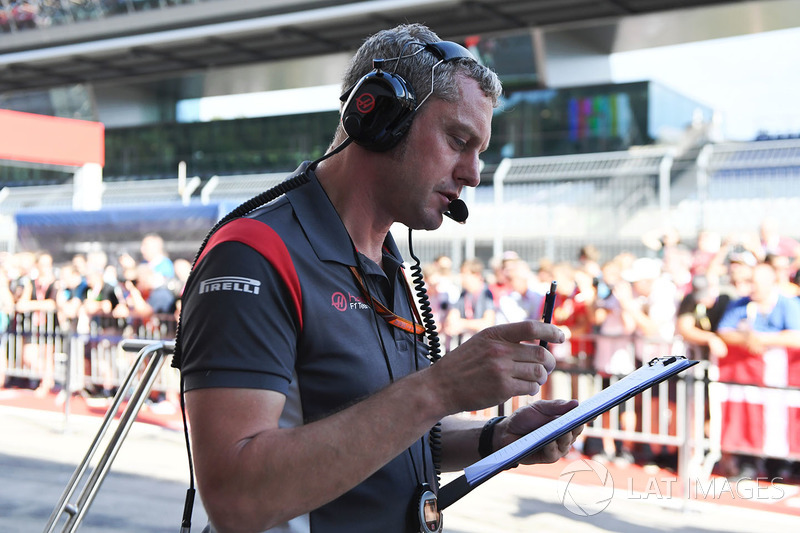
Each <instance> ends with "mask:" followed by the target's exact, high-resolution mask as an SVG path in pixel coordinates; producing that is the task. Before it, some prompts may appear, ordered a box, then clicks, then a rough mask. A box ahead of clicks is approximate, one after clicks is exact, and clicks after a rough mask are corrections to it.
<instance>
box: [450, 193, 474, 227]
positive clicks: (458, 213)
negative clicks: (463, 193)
mask: <svg viewBox="0 0 800 533" xmlns="http://www.w3.org/2000/svg"><path fill="white" fill-rule="evenodd" d="M444 215H445V216H446V217H449V218H451V219H453V220H455V221H456V222H458V223H459V224H463V223H464V222H466V220H467V217H468V216H469V209H467V204H465V203H464V202H463V200H459V199H458V198H456V199H455V200H453V201H452V202H450V205H448V206H447V211H445V212H444Z"/></svg>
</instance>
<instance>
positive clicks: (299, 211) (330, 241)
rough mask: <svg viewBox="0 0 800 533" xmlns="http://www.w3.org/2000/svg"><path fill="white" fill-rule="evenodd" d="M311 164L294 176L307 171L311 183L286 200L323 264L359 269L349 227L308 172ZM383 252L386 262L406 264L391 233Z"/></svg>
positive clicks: (384, 244) (295, 191) (297, 189)
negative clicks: (348, 230)
mask: <svg viewBox="0 0 800 533" xmlns="http://www.w3.org/2000/svg"><path fill="white" fill-rule="evenodd" d="M308 165H309V162H308V161H306V162H304V163H303V164H302V165H300V167H298V169H297V170H296V171H295V173H294V174H293V175H292V176H297V175H299V174H301V173H303V172H306V175H307V176H308V178H309V183H308V184H306V185H304V186H302V187H298V188H296V189H293V190H291V191H289V192H287V193H286V197H287V199H288V200H289V202H290V203H291V204H292V209H293V210H294V212H295V215H296V216H297V220H298V222H299V223H300V227H301V228H303V231H304V232H305V234H306V237H307V238H308V241H309V243H310V244H311V247H312V248H313V249H314V252H315V253H316V254H317V257H318V258H319V259H320V260H321V261H336V262H338V263H343V264H345V265H348V266H355V265H356V263H355V257H354V256H353V243H352V240H351V239H350V235H349V234H348V233H347V228H345V226H344V223H343V222H342V219H341V218H340V217H339V213H337V212H336V209H335V208H334V207H333V204H332V203H331V201H330V198H328V195H327V193H326V192H325V189H323V188H322V185H321V184H320V183H319V180H318V179H317V175H316V173H315V172H314V171H313V170H307V169H308ZM383 253H384V261H387V260H389V261H391V262H392V263H396V265H397V266H400V265H401V264H402V262H403V258H402V256H401V255H400V251H399V250H398V248H397V245H396V244H395V242H394V239H393V238H392V234H391V233H389V234H387V235H386V239H385V240H384V242H383Z"/></svg>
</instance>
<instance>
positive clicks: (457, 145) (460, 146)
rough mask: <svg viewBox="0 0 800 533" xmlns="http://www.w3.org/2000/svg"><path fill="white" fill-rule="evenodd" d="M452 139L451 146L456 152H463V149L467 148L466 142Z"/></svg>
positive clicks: (455, 138)
mask: <svg viewBox="0 0 800 533" xmlns="http://www.w3.org/2000/svg"><path fill="white" fill-rule="evenodd" d="M452 139H453V145H454V146H455V148H457V149H458V150H463V149H464V148H466V147H467V142H466V141H464V140H462V139H459V138H458V137H453V138H452Z"/></svg>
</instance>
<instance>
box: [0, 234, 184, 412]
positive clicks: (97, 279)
mask: <svg viewBox="0 0 800 533" xmlns="http://www.w3.org/2000/svg"><path fill="white" fill-rule="evenodd" d="M190 268H191V265H190V263H189V262H188V261H187V260H185V259H176V260H175V261H174V262H173V261H172V260H171V259H170V258H169V257H168V256H167V254H166V253H165V251H164V242H163V240H162V238H161V237H160V236H158V235H155V234H151V235H146V236H145V237H144V238H143V239H142V241H141V246H140V249H139V253H137V254H136V257H134V256H133V255H131V254H128V253H123V254H120V255H118V256H117V257H113V258H110V257H109V256H108V254H106V253H105V252H103V251H92V252H88V253H86V254H83V253H80V254H75V255H74V256H73V257H72V258H71V259H70V260H68V261H64V262H60V263H57V264H56V263H54V261H53V257H52V255H51V254H49V253H47V252H41V253H31V252H19V253H15V254H5V255H3V256H0V332H9V333H16V334H18V335H17V336H18V337H20V341H21V344H22V350H21V354H17V356H16V357H15V360H14V363H13V364H12V365H11V366H16V367H17V368H14V369H12V370H16V371H23V372H22V373H23V374H24V371H25V370H27V369H30V368H32V367H37V368H38V369H39V370H38V372H37V373H38V374H39V376H37V377H35V379H29V378H25V377H20V376H19V375H14V372H13V371H12V372H8V375H6V376H0V377H3V378H4V379H3V381H4V384H5V385H6V386H18V387H20V386H21V387H27V388H35V389H36V390H37V392H39V393H42V394H46V393H48V392H50V391H51V390H52V388H53V387H54V386H55V385H56V384H55V382H54V373H53V365H54V363H53V354H52V353H48V350H50V351H52V350H51V349H50V348H49V345H50V344H52V343H53V342H54V340H53V339H54V336H59V338H62V339H63V338H69V337H70V336H72V335H79V336H82V337H83V338H86V339H88V338H92V339H95V338H98V337H104V338H107V339H110V340H118V339H122V338H129V337H143V336H154V332H157V333H156V334H157V335H158V336H161V337H169V336H171V335H174V329H175V323H176V320H177V314H178V310H179V302H180V295H181V291H182V290H183V285H184V283H185V281H186V279H187V277H188V275H189V271H190ZM43 351H44V353H43ZM42 359H44V361H42ZM9 363H11V361H9ZM17 373H19V372H17ZM112 387H113V383H112V382H109V383H107V384H105V385H101V386H99V387H98V388H96V389H95V388H93V387H88V390H87V391H86V392H87V394H91V395H99V396H108V395H110V393H111V392H112V390H111V389H112Z"/></svg>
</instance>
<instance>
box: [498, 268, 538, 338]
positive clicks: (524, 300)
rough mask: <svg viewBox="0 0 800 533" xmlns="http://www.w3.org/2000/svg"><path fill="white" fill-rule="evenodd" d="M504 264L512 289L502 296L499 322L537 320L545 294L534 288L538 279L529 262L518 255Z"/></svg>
mask: <svg viewBox="0 0 800 533" xmlns="http://www.w3.org/2000/svg"><path fill="white" fill-rule="evenodd" d="M503 264H504V268H503V271H504V273H505V275H506V277H507V279H508V284H509V286H510V288H511V290H510V291H509V292H508V294H506V295H505V296H503V297H501V298H500V303H499V304H498V313H497V322H498V323H499V324H506V323H509V322H517V321H520V320H527V319H534V320H537V319H538V318H539V317H541V316H542V309H543V308H544V294H541V293H539V292H537V291H536V290H535V289H534V284H535V281H536V280H535V277H534V275H533V273H532V272H531V269H530V267H529V266H528V263H526V262H525V261H523V260H522V259H521V258H519V257H518V258H516V259H512V260H509V261H505V262H504V263H503Z"/></svg>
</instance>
